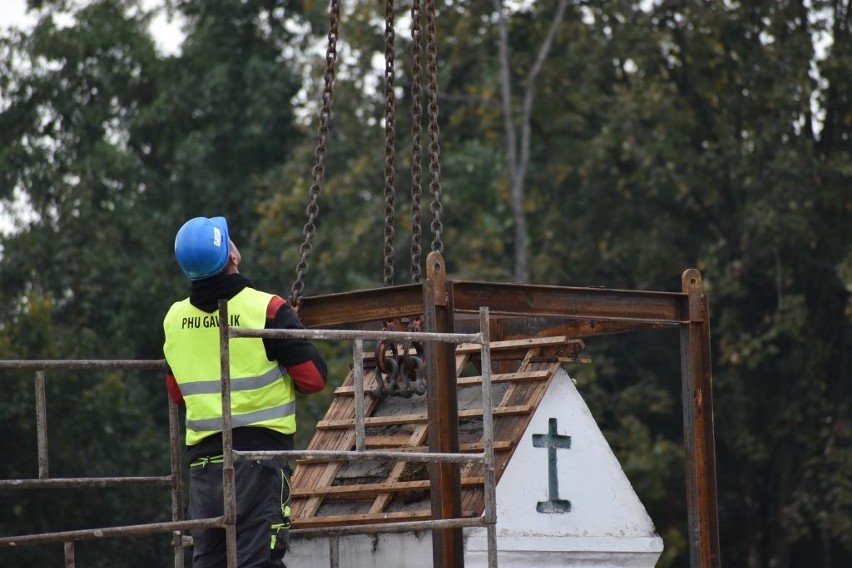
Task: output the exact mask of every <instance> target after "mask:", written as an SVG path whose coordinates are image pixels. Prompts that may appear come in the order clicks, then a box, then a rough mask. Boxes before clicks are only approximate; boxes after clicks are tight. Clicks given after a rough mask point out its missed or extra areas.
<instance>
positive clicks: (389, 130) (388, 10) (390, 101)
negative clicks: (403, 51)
mask: <svg viewBox="0 0 852 568" xmlns="http://www.w3.org/2000/svg"><path fill="white" fill-rule="evenodd" d="M393 51H394V11H393V0H386V2H385V248H384V253H385V254H384V283H385V286H393V276H394V266H393V265H394V237H395V231H394V217H395V212H394V168H395V161H396V156H395V154H394V144H395V143H396V130H395V129H394V128H395V121H396V113H395V108H394V107H395V101H394V89H393V86H394V76H393V72H394V53H393Z"/></svg>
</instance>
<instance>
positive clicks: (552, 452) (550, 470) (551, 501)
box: [533, 418, 571, 513]
mask: <svg viewBox="0 0 852 568" xmlns="http://www.w3.org/2000/svg"><path fill="white" fill-rule="evenodd" d="M533 446H534V447H536V448H547V481H548V484H547V485H548V490H547V497H548V499H547V501H539V502H538V503H537V504H536V506H535V509H536V511H538V512H539V513H567V512H568V511H570V510H571V502H570V501H568V500H567V499H560V498H559V477H558V475H557V472H558V469H557V467H556V450H557V449H568V448H570V447H571V436H561V435H559V434H557V433H556V418H551V419H550V420H549V424H548V429H547V434H533Z"/></svg>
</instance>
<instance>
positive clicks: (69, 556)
mask: <svg viewBox="0 0 852 568" xmlns="http://www.w3.org/2000/svg"><path fill="white" fill-rule="evenodd" d="M62 548H63V550H64V551H65V568H74V566H76V562H77V560H76V558H75V557H74V541H73V540H67V541H65V542H63V543H62Z"/></svg>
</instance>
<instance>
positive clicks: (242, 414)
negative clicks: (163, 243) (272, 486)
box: [163, 288, 296, 446]
mask: <svg viewBox="0 0 852 568" xmlns="http://www.w3.org/2000/svg"><path fill="white" fill-rule="evenodd" d="M271 298H272V295H271V294H267V293H264V292H260V291H258V290H255V289H253V288H244V289H243V290H242V291H241V292H240V293H238V294H237V295H236V296H234V297H233V298H231V299H230V300H229V301H228V320H229V321H228V325H229V326H231V327H242V328H248V329H263V327H264V325H265V323H266V309H267V305H268V304H269V300H270V299H271ZM163 330H164V331H165V335H166V342H165V345H164V347H163V352H164V353H165V355H166V361H167V362H168V364H169V366H170V367H171V370H172V373H173V374H174V377H175V379H176V380H177V384H178V386H179V387H180V391H181V394H182V395H183V399H184V401H185V403H186V444H187V445H188V446H192V445H195V444H197V443H198V442H200V441H201V440H202V439H204V438H205V437H207V436H210V435H211V434H215V433H217V432H221V431H222V384H221V362H220V361H221V360H220V354H219V312H213V313H212V314H211V313H207V312H204V311H202V310H199V309H198V308H196V307H195V306H193V305H192V304H191V303H190V302H189V299H188V298H187V299H185V300H182V301H180V302H175V303H174V304H173V305H172V307H171V308H170V309H169V312H168V314H166V318H165V320H164V321H163ZM229 349H230V370H231V426H232V427H233V428H237V427H241V426H262V427H264V428H270V429H272V430H276V431H278V432H281V433H284V434H292V433H293V432H295V431H296V397H295V390H294V388H293V379H291V378H290V376H289V375H287V370H286V369H285V368H283V367H281V366H280V365H279V364H278V362H277V361H270V360H269V359H267V358H266V350H265V349H264V347H263V340H262V339H261V338H256V337H238V338H234V339H231V340H230V344H229Z"/></svg>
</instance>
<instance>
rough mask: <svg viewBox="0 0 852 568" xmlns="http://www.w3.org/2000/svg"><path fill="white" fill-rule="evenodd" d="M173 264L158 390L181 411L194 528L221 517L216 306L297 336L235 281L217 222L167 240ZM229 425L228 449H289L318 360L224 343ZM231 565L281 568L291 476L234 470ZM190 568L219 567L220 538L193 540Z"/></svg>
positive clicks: (233, 254) (273, 469) (321, 370)
mask: <svg viewBox="0 0 852 568" xmlns="http://www.w3.org/2000/svg"><path fill="white" fill-rule="evenodd" d="M175 256H176V257H177V262H178V264H179V265H180V268H181V269H182V270H183V273H184V275H185V276H186V277H187V278H188V279H189V280H190V286H191V289H190V294H189V297H188V298H186V299H184V300H182V301H179V302H175V303H174V304H173V305H172V307H171V308H170V309H169V311H168V314H167V315H166V317H165V319H164V321H163V329H164V332H165V345H164V347H163V351H164V353H165V356H166V362H167V365H168V368H167V373H166V385H167V389H168V392H169V395H170V397H171V398H172V400H173V401H174V402H175V403H176V404H180V405H185V407H186V446H187V454H188V459H189V464H190V468H189V471H190V475H189V477H190V494H189V512H190V516H191V518H193V519H202V518H212V517H219V516H222V515H223V514H224V501H223V495H222V464H223V452H222V398H221V371H220V369H221V367H220V365H221V363H220V361H221V359H220V355H219V313H218V308H219V300H222V299H224V300H227V301H228V314H229V323H228V325H230V326H233V327H241V328H249V329H261V328H264V329H304V328H303V326H302V324H301V322H300V321H299V317H298V314H297V312H296V310H294V309H293V308H292V307H291V306H290V305H289V304H288V303H287V302H286V301H285V300H284V299H282V298H280V297H279V296H276V295H274V294H268V293H265V292H261V291H260V290H257V289H255V287H254V286H253V284H252V283H251V281H249V280H248V279H247V278H246V277H245V276H243V275H241V274H240V272H239V266H240V260H241V257H240V251H239V250H238V249H237V246H236V245H235V244H234V243H233V241H232V240H231V239H230V237H229V233H228V223H227V221H226V220H225V218H224V217H212V218H205V217H196V218H194V219H190V220H189V221H187V222H186V223H185V224H184V225H183V226H182V227H181V228H180V230H179V231H178V232H177V236H176V237H175ZM230 376H231V416H232V417H231V425H232V432H233V445H234V449H235V450H244V451H256V450H272V451H279V450H292V449H293V434H294V432H295V431H296V412H295V393H296V392H300V393H305V394H308V393H315V392H319V391H321V390H322V389H323V388H324V387H325V383H326V379H327V376H328V372H327V368H326V364H325V361H324V360H323V358H322V356H321V355H320V354H319V352H318V351H317V349H316V347H315V346H314V345H313V344H312V343H311V342H310V341H307V340H304V339H296V338H274V339H273V338H263V339H261V338H238V339H234V340H232V341H231V342H230ZM234 470H235V474H234V476H235V480H236V481H235V485H236V516H237V523H236V532H237V561H238V565H239V567H240V568H260V567H264V568H266V567H283V566H284V563H283V557H284V553H285V552H286V548H287V542H288V530H289V528H290V507H289V503H290V470H289V468H288V466H287V465H286V464H285V462H283V461H249V460H240V461H236V462H234ZM192 540H193V553H192V566H193V568H213V567H217V568H219V567H222V568H224V567H225V566H226V562H227V550H226V543H225V531H224V530H223V529H219V528H202V529H196V530H193V531H192Z"/></svg>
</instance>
